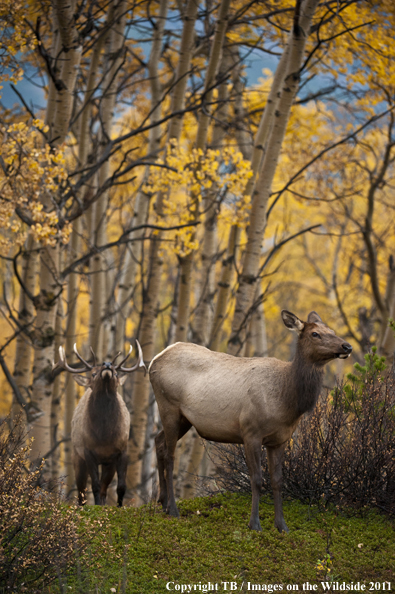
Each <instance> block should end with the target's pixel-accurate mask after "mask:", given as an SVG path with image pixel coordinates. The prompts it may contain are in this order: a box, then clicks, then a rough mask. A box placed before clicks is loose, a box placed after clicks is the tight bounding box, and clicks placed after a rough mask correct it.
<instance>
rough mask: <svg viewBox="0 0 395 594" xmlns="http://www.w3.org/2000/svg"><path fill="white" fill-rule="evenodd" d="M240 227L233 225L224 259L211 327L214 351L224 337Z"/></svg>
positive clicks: (211, 347)
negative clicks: (223, 331) (224, 324)
mask: <svg viewBox="0 0 395 594" xmlns="http://www.w3.org/2000/svg"><path fill="white" fill-rule="evenodd" d="M240 231H241V229H240V227H239V226H238V225H232V227H231V230H230V233H229V240H228V247H227V250H226V255H225V257H224V259H223V260H222V270H221V276H220V280H219V283H218V296H217V302H216V304H215V311H214V320H213V325H212V328H211V334H210V341H209V347H210V349H211V350H212V351H219V350H220V347H221V343H222V341H223V340H224V338H223V337H222V326H223V323H224V321H225V317H226V308H227V305H228V302H229V294H230V288H231V285H232V279H233V276H234V270H235V260H236V253H237V249H238V246H239V242H240Z"/></svg>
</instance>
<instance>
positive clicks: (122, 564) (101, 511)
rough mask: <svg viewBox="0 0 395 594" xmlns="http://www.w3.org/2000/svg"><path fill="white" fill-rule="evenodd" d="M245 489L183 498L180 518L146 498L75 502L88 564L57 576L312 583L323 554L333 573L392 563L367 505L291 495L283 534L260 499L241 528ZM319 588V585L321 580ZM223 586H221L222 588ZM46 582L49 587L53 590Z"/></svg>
mask: <svg viewBox="0 0 395 594" xmlns="http://www.w3.org/2000/svg"><path fill="white" fill-rule="evenodd" d="M250 505H251V500H250V497H248V496H244V495H237V494H225V495H219V496H215V497H206V498H196V499H193V500H188V501H181V502H180V503H179V509H180V514H181V518H180V519H179V520H177V519H174V518H169V517H168V516H166V515H165V514H163V513H162V511H161V510H160V507H159V506H157V505H155V504H152V505H148V506H145V507H142V508H139V509H135V508H123V509H116V508H110V507H107V508H100V507H90V506H86V508H85V509H84V510H83V511H82V512H81V513H83V514H85V516H86V517H87V518H88V517H89V518H90V521H91V522H94V523H95V524H96V526H97V538H95V540H94V542H92V543H91V544H90V552H89V558H88V559H84V560H81V565H82V566H83V565H85V564H86V563H87V565H88V567H89V571H88V572H86V571H85V572H84V571H83V572H82V574H81V575H80V576H74V577H73V576H68V578H67V580H66V579H65V580H62V582H63V583H65V585H66V587H65V589H64V590H63V591H67V592H70V593H73V592H98V593H102V592H111V588H115V591H116V592H126V593H129V592H130V593H135V592H136V593H139V594H145V593H147V594H148V593H149V594H156V593H157V592H158V593H159V592H167V591H168V590H166V583H167V582H169V581H172V582H175V583H177V582H178V583H180V584H198V583H199V581H201V582H202V583H203V582H204V583H207V582H209V581H210V582H212V583H213V582H214V583H221V582H223V581H236V582H237V583H238V591H240V588H241V585H242V583H243V581H245V582H247V581H250V582H252V583H258V584H263V583H266V584H269V583H272V584H274V583H277V584H283V585H284V590H285V585H286V584H298V585H299V588H300V590H301V589H302V584H303V583H304V582H307V581H309V582H310V583H319V581H320V578H322V577H323V574H322V572H321V573H320V572H319V570H318V569H317V563H318V561H319V560H321V559H324V558H325V555H326V553H327V552H329V554H330V559H331V561H330V565H331V572H332V573H333V574H334V575H335V576H336V580H338V581H346V582H352V581H353V582H356V581H362V582H365V583H366V584H368V582H369V581H370V580H373V581H380V582H384V581H388V580H389V581H390V580H391V577H392V576H393V575H394V571H395V531H394V524H393V522H392V521H391V520H389V519H388V518H386V517H384V516H381V515H379V514H378V513H375V512H368V513H367V514H365V516H364V517H356V516H347V515H343V514H341V513H339V512H338V511H336V510H332V511H325V510H320V509H319V508H318V507H309V506H306V505H302V504H301V503H298V502H295V501H292V502H285V504H284V513H285V517H286V521H287V524H288V526H289V529H290V533H289V534H279V533H278V532H277V530H276V529H275V528H274V525H273V518H274V509H273V504H272V501H271V500H270V499H269V498H265V499H263V500H262V501H261V506H260V517H261V524H262V532H260V533H257V532H253V531H251V530H249V529H248V527H247V524H248V519H249V514H250ZM319 587H320V590H319V591H322V589H321V586H319ZM221 588H222V586H220V587H219V591H223V590H222V589H221ZM56 591H58V590H56V588H52V590H51V592H56Z"/></svg>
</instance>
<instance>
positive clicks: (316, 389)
mask: <svg viewBox="0 0 395 594" xmlns="http://www.w3.org/2000/svg"><path fill="white" fill-rule="evenodd" d="M323 376H324V367H323V365H315V364H314V363H309V362H307V361H306V359H305V358H304V357H303V354H302V352H301V348H300V346H299V345H298V348H297V350H296V354H295V358H294V360H293V361H292V365H291V381H292V383H293V392H294V394H295V404H296V412H297V415H298V417H299V416H300V415H303V414H304V413H305V412H308V411H310V410H312V409H313V408H314V406H315V405H316V403H317V400H318V396H319V395H320V391H321V388H322V381H323Z"/></svg>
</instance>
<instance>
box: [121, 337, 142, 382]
mask: <svg viewBox="0 0 395 594" xmlns="http://www.w3.org/2000/svg"><path fill="white" fill-rule="evenodd" d="M136 345H137V351H138V361H137V363H136V364H135V365H133V367H123V364H124V363H125V361H126V359H128V358H129V355H130V354H131V352H132V350H133V347H132V345H130V349H129V352H128V354H127V355H126V357H125V358H124V359H123V360H122V361H121V362H120V363H119V365H117V366H116V368H115V369H116V370H117V371H123V372H124V373H131V372H132V371H135V370H136V369H137V368H138V367H142V368H143V369H144V374H146V373H147V368H146V366H145V365H144V360H143V351H142V350H141V346H140V343H139V341H138V340H136Z"/></svg>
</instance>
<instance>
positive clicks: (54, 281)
mask: <svg viewBox="0 0 395 594" xmlns="http://www.w3.org/2000/svg"><path fill="white" fill-rule="evenodd" d="M54 21H56V25H57V26H58V27H59V35H60V39H61V45H62V52H61V57H62V60H61V64H62V66H61V69H60V81H61V89H60V90H58V89H56V99H55V103H56V109H55V112H54V113H53V109H52V107H53V103H52V104H51V106H50V107H51V110H50V113H49V116H50V117H46V121H48V123H49V125H50V135H51V139H52V144H53V145H54V146H59V145H61V144H62V143H63V142H64V141H65V139H66V135H67V131H68V126H69V121H70V116H71V112H72V104H73V93H74V87H75V82H76V77H77V70H78V66H79V63H80V59H81V47H80V45H79V38H78V32H77V30H76V27H75V23H74V4H73V3H64V2H62V1H61V0H57V1H56V2H55V3H54ZM54 29H56V26H54ZM47 115H48V114H47ZM42 201H43V205H44V208H45V207H48V208H51V203H50V199H49V196H43V199H42ZM58 265H59V245H56V246H55V247H44V248H42V250H41V251H40V292H39V296H38V299H37V301H36V312H37V317H36V341H35V354H34V365H33V374H34V379H33V401H34V402H36V403H37V405H38V407H39V408H40V409H41V410H42V412H43V413H44V414H43V416H42V417H40V418H39V419H38V420H37V421H36V422H34V423H33V425H32V429H31V437H33V439H34V441H33V446H32V450H31V454H30V455H31V460H32V461H33V462H34V463H37V462H38V460H39V459H40V457H42V456H45V455H46V454H47V453H48V452H49V451H51V405H52V403H51V401H52V388H53V386H52V382H53V378H52V361H53V359H54V339H55V323H56V310H57V300H58V298H59V296H60V293H61V285H60V282H59V279H58V272H59V269H58ZM47 470H48V468H47V467H46V471H47Z"/></svg>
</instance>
